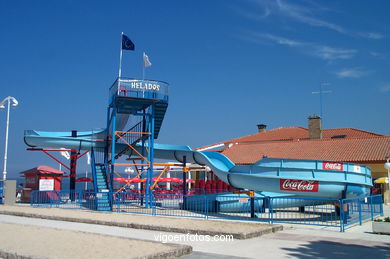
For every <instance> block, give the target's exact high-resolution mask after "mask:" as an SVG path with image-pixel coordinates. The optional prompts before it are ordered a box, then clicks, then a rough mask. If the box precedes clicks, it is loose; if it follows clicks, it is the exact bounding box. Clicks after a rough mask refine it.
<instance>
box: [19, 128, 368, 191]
mask: <svg viewBox="0 0 390 259" xmlns="http://www.w3.org/2000/svg"><path fill="white" fill-rule="evenodd" d="M106 135H107V134H106V131H105V130H97V131H93V132H92V131H91V132H78V133H77V137H72V134H71V132H42V131H34V130H29V131H26V132H25V136H24V140H25V143H26V144H27V145H28V146H31V147H50V148H60V147H64V148H70V149H78V150H90V149H91V148H92V147H93V148H103V147H104V146H105V144H106V142H105V140H106ZM125 148H126V146H125V145H124V144H120V143H118V144H117V145H116V151H115V152H116V153H119V152H121V151H122V150H124V149H125ZM128 152H132V151H131V150H129V151H128ZM154 154H155V158H160V159H166V160H176V161H179V162H183V161H184V156H185V157H186V162H188V163H197V164H200V165H206V166H209V167H210V168H211V169H212V171H213V172H214V173H215V174H216V175H217V176H218V177H219V178H220V179H221V180H222V181H224V182H226V183H229V184H230V185H232V186H234V187H236V188H244V189H249V190H254V191H258V192H275V193H280V194H283V195H294V196H298V197H318V198H343V197H346V198H348V197H359V196H366V195H368V194H369V188H370V187H371V186H372V178H371V170H370V168H369V167H366V166H361V165H355V164H351V163H336V162H328V161H317V160H294V159H276V158H272V159H271V158H265V159H262V160H261V161H259V162H257V163H254V164H252V165H235V164H234V163H233V162H232V161H231V160H230V159H229V158H227V157H226V156H224V155H223V154H221V153H217V152H201V151H196V150H192V149H191V148H189V147H188V146H178V145H164V144H155V146H154ZM129 155H130V153H129Z"/></svg>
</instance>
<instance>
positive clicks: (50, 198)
mask: <svg viewBox="0 0 390 259" xmlns="http://www.w3.org/2000/svg"><path fill="white" fill-rule="evenodd" d="M54 192H55V191H50V192H46V194H48V197H49V201H50V208H53V198H52V197H53V196H54Z"/></svg>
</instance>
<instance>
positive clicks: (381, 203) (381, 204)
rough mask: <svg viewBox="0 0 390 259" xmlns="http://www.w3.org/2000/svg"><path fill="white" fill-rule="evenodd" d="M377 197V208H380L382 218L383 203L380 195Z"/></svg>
mask: <svg viewBox="0 0 390 259" xmlns="http://www.w3.org/2000/svg"><path fill="white" fill-rule="evenodd" d="M378 196H379V206H380V212H381V216H384V214H383V201H382V195H378Z"/></svg>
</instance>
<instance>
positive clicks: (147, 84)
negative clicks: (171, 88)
mask: <svg viewBox="0 0 390 259" xmlns="http://www.w3.org/2000/svg"><path fill="white" fill-rule="evenodd" d="M130 88H131V89H132V90H140V91H156V92H159V91H160V88H161V85H160V84H159V83H158V82H153V81H142V80H139V81H132V82H130Z"/></svg>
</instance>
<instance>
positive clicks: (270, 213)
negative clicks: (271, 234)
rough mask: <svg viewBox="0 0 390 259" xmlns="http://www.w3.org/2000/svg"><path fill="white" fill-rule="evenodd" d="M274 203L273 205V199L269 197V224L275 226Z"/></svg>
mask: <svg viewBox="0 0 390 259" xmlns="http://www.w3.org/2000/svg"><path fill="white" fill-rule="evenodd" d="M272 203H273V198H272V197H269V204H268V211H269V213H268V219H269V223H271V224H273V223H274V220H273V211H272Z"/></svg>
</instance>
